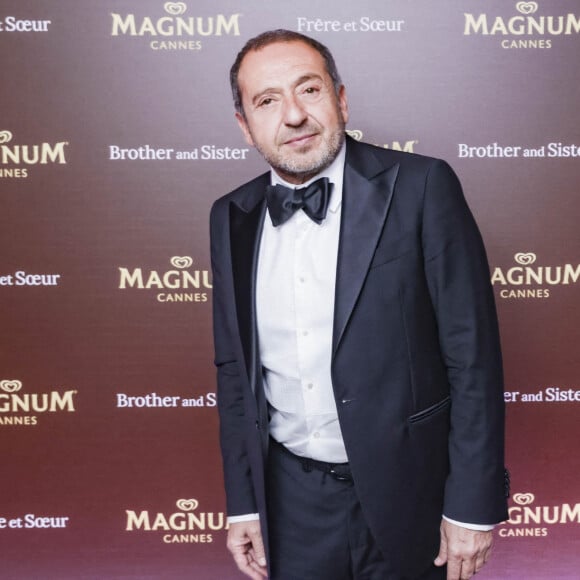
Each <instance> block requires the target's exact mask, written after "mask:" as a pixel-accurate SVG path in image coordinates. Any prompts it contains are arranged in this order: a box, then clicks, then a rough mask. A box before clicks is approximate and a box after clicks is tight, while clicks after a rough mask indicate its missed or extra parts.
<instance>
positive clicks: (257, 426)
mask: <svg viewBox="0 0 580 580" xmlns="http://www.w3.org/2000/svg"><path fill="white" fill-rule="evenodd" d="M259 428H260V421H256V429H259Z"/></svg>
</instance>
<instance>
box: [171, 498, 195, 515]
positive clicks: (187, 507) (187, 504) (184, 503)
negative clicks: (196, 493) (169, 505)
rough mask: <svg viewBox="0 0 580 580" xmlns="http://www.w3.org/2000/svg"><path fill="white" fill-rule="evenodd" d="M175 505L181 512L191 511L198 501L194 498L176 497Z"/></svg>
mask: <svg viewBox="0 0 580 580" xmlns="http://www.w3.org/2000/svg"><path fill="white" fill-rule="evenodd" d="M176 505H177V507H178V508H179V509H180V510H181V511H183V512H192V511H193V510H194V509H196V508H197V506H198V505H199V502H198V501H197V500H196V499H178V500H177V503H176Z"/></svg>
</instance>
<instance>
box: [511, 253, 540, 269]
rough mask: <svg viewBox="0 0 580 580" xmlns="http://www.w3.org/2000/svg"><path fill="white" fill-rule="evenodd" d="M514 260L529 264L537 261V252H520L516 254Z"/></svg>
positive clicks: (524, 264)
mask: <svg viewBox="0 0 580 580" xmlns="http://www.w3.org/2000/svg"><path fill="white" fill-rule="evenodd" d="M514 260H515V261H516V262H517V263H518V264H521V265H522V266H529V265H530V264H533V263H534V262H535V261H536V254H534V253H532V252H528V253H527V254H524V253H523V252H519V253H517V254H516V255H515V256H514Z"/></svg>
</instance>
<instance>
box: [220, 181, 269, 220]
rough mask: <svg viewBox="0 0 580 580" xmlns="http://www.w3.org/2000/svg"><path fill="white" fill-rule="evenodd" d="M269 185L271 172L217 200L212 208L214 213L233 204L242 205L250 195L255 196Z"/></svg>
mask: <svg viewBox="0 0 580 580" xmlns="http://www.w3.org/2000/svg"><path fill="white" fill-rule="evenodd" d="M269 183H270V172H269V171H266V172H265V173H262V174H261V175H258V177H255V178H254V179H251V180H250V181H248V182H246V183H243V184H242V185H240V186H239V187H236V189H234V190H232V191H230V192H229V193H226V194H225V195H223V196H221V197H219V198H218V199H216V200H215V201H214V203H213V206H212V213H213V212H214V211H216V210H219V209H221V208H223V207H227V206H228V205H229V204H230V203H231V202H235V203H237V204H238V205H241V204H242V203H243V201H244V200H245V199H246V198H247V197H248V195H250V194H254V193H255V192H256V191H261V190H265V188H266V186H267V185H268V184H269Z"/></svg>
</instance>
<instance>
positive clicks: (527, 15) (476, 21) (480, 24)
mask: <svg viewBox="0 0 580 580" xmlns="http://www.w3.org/2000/svg"><path fill="white" fill-rule="evenodd" d="M515 7H516V10H517V12H518V13H519V14H517V15H515V16H511V17H509V18H505V17H503V16H488V15H487V14H478V15H474V14H467V13H466V14H464V16H465V23H464V29H463V34H464V35H466V36H470V35H477V34H481V35H482V36H496V35H497V36H502V37H504V38H503V39H502V40H501V42H500V44H501V47H502V48H507V49H511V48H551V47H552V38H551V37H557V36H571V35H573V34H579V33H580V16H577V15H576V14H572V13H568V14H565V15H559V16H540V15H537V14H536V13H537V12H538V8H539V6H538V3H537V2H517V3H516V5H515ZM522 36H526V37H528V38H521V37H522ZM506 37H511V38H506ZM514 37H516V38H514Z"/></svg>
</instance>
